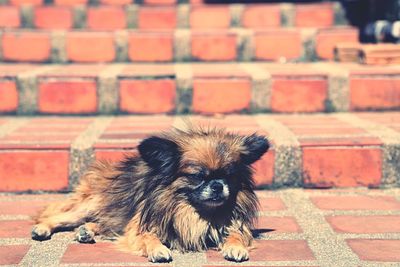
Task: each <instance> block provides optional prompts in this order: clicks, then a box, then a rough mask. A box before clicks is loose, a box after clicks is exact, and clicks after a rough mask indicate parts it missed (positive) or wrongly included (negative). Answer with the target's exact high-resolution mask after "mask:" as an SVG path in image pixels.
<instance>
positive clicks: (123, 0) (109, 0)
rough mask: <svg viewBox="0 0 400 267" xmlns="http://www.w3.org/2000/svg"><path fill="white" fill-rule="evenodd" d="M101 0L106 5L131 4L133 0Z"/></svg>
mask: <svg viewBox="0 0 400 267" xmlns="http://www.w3.org/2000/svg"><path fill="white" fill-rule="evenodd" d="M99 2H100V3H102V4H105V5H127V4H131V3H132V0H99Z"/></svg>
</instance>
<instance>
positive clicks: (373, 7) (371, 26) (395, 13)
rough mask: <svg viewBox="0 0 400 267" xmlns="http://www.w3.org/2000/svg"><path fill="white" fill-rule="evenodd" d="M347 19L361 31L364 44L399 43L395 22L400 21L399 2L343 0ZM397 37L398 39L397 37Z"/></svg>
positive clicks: (392, 0)
mask: <svg viewBox="0 0 400 267" xmlns="http://www.w3.org/2000/svg"><path fill="white" fill-rule="evenodd" d="M341 2H342V4H343V6H344V7H345V9H346V13H347V18H348V20H349V21H350V23H351V24H352V25H355V26H357V27H358V28H359V29H360V30H361V34H360V40H361V42H363V43H378V42H397V41H398V39H399V38H398V35H399V32H398V30H396V29H395V30H393V26H396V27H397V25H394V24H393V22H395V21H398V20H400V8H399V5H400V1H399V0H342V1H341ZM396 36H397V37H396Z"/></svg>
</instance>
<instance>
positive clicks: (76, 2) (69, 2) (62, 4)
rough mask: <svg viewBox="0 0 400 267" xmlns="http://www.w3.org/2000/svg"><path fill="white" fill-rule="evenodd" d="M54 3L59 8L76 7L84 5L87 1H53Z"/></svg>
mask: <svg viewBox="0 0 400 267" xmlns="http://www.w3.org/2000/svg"><path fill="white" fill-rule="evenodd" d="M54 3H55V4H56V5H60V6H76V5H86V4H87V3H88V0H54Z"/></svg>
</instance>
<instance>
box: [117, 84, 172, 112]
mask: <svg viewBox="0 0 400 267" xmlns="http://www.w3.org/2000/svg"><path fill="white" fill-rule="evenodd" d="M175 95H176V85H175V81H174V80H171V79H162V80H121V81H120V109H121V111H125V112H129V113H165V112H171V111H173V110H174V108H175Z"/></svg>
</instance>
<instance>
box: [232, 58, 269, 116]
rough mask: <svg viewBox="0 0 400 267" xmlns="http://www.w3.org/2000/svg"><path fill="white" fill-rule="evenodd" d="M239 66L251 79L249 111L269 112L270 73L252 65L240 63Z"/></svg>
mask: <svg viewBox="0 0 400 267" xmlns="http://www.w3.org/2000/svg"><path fill="white" fill-rule="evenodd" d="M239 66H240V67H241V68H242V69H243V70H244V71H245V72H247V73H248V74H249V75H250V77H251V111H252V112H264V111H268V110H271V91H272V78H271V73H269V72H268V71H267V70H266V69H263V68H261V67H260V66H259V65H256V64H254V63H253V64H251V63H240V64H239Z"/></svg>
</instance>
